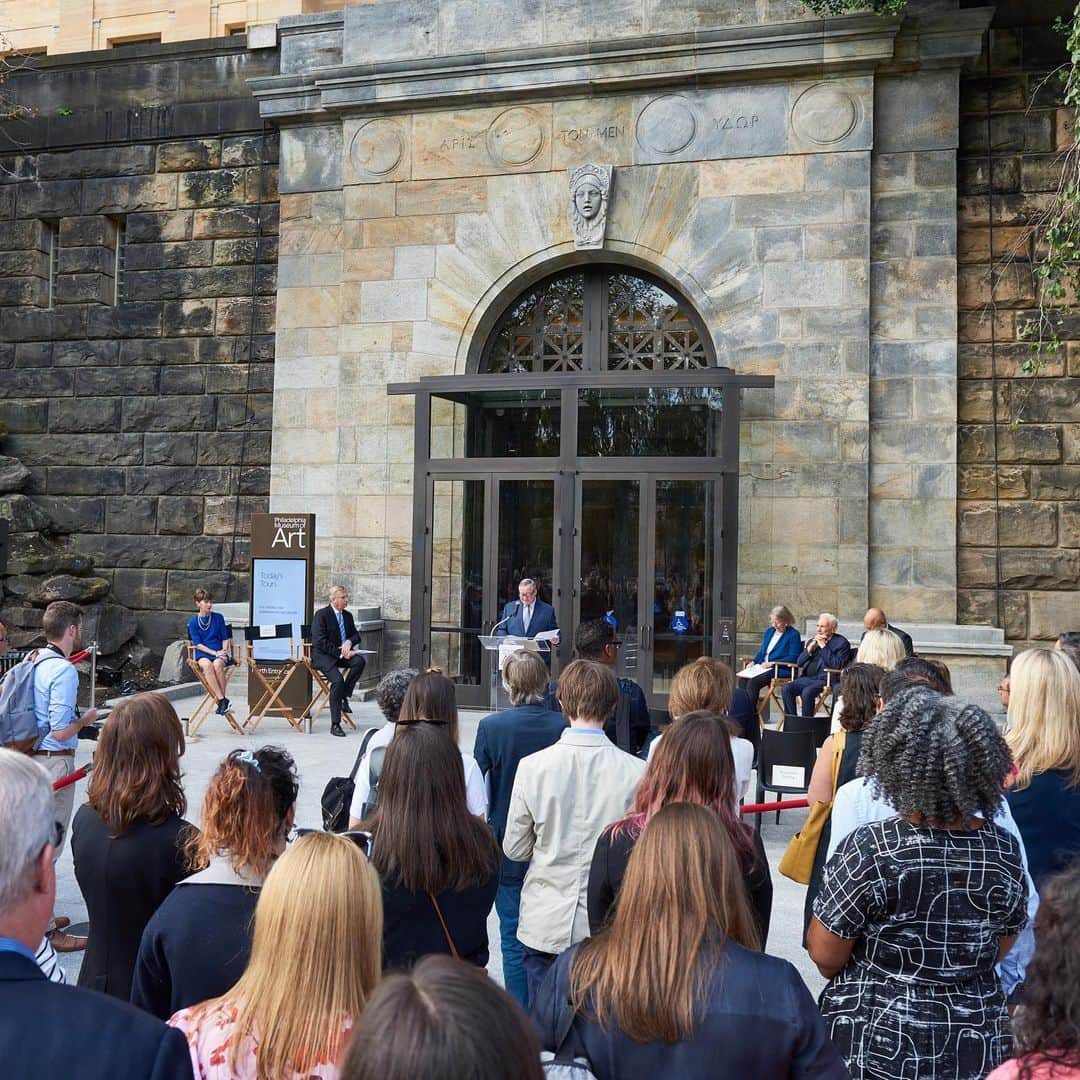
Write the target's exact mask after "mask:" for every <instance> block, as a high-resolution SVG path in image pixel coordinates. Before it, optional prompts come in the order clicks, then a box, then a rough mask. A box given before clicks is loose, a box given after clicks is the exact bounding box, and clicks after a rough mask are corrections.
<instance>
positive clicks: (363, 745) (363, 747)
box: [349, 728, 379, 781]
mask: <svg viewBox="0 0 1080 1080" xmlns="http://www.w3.org/2000/svg"><path fill="white" fill-rule="evenodd" d="M378 730H379V729H378V728H368V730H367V731H365V732H364V737H363V738H362V739H361V740H360V752H359V753H358V754H357V755H356V760H355V761H354V762H353V765H352V771H351V772H350V773H349V779H350V780H353V781H355V780H356V773H357V770H358V769H359V768H360V762H361V761H363V760H364V755H365V754H366V753H367V748H368V743H369V742H371V739H372V736H373V735H374V734H375V732H376V731H378Z"/></svg>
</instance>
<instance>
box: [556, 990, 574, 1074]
mask: <svg viewBox="0 0 1080 1080" xmlns="http://www.w3.org/2000/svg"><path fill="white" fill-rule="evenodd" d="M576 1015H577V1014H576V1013H575V1012H574V1003H573V1002H572V1001H571V1000H570V995H569V993H568V994H567V996H566V997H565V998H564V999H563V1002H562V1008H561V1009H560V1010H559V1022H558V1025H557V1026H556V1028H555V1060H556V1061H557V1062H558V1063H559V1064H560V1065H570V1064H572V1063H573V1061H574V1056H575V1055H574V1049H573V1045H572V1044H571V1043H570V1029H571V1028H573V1026H574V1017H575V1016H576Z"/></svg>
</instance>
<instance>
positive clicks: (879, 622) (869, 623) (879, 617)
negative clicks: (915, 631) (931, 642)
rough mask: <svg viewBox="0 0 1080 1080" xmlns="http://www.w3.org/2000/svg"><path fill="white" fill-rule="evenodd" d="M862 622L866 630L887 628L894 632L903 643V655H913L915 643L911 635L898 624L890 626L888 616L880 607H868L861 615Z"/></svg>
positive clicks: (891, 632)
mask: <svg viewBox="0 0 1080 1080" xmlns="http://www.w3.org/2000/svg"><path fill="white" fill-rule="evenodd" d="M862 624H863V629H864V630H866V631H870V630H888V631H889V633H890V634H895V635H896V636H897V637H898V638H899V639H900V641H901V642H902V643H903V646H904V655H905V656H914V655H915V643H914V642H913V641H912V640H911V635H910V634H907V633H905V632H904V631H903V630H901V629H900V627H899V626H891V625H890V624H889V620H888V617H887V616H886V614H885V612H884V611H882V610H881V608H876V607H872V608H870V610H869V611H867V613H866V614H865V615H864V616H863V617H862Z"/></svg>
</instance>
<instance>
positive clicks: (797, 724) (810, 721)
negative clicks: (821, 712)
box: [783, 713, 832, 750]
mask: <svg viewBox="0 0 1080 1080" xmlns="http://www.w3.org/2000/svg"><path fill="white" fill-rule="evenodd" d="M831 723H832V721H831V720H830V719H829V717H827V716H798V715H796V714H795V713H785V714H784V727H783V730H784V731H787V732H790V733H791V734H792V735H795V734H797V733H798V732H803V731H808V732H809V733H810V734H811V735H813V736H814V747H815V748H816V749H818V750H820V749H821V747H822V744H823V743H824V742H825V740H826V739H827V738H828V737H829V726H830V724H831Z"/></svg>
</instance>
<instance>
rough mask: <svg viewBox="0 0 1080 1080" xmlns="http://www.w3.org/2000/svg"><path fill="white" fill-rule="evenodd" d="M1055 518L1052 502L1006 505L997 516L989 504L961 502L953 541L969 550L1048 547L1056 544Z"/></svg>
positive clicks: (1054, 508)
mask: <svg viewBox="0 0 1080 1080" xmlns="http://www.w3.org/2000/svg"><path fill="white" fill-rule="evenodd" d="M1057 517H1058V516H1057V507H1056V505H1055V504H1054V503H1006V504H1004V505H1002V507H1001V510H1000V513H999V514H997V515H995V513H994V505H993V503H989V504H987V503H976V504H963V503H962V504H961V505H960V507H959V509H958V513H957V539H958V541H959V543H961V544H965V545H967V546H969V547H993V546H995V545H997V544H998V543H1000V544H1002V545H1003V546H1006V547H1051V546H1053V545H1054V544H1056V543H1057V542H1058V530H1057ZM995 519H996V521H997V523H998V524H997V526H996V527H995Z"/></svg>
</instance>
